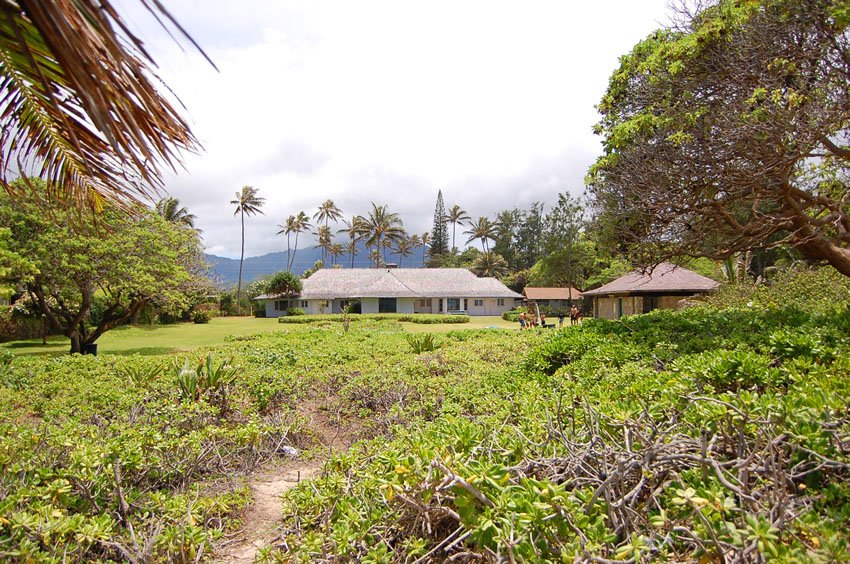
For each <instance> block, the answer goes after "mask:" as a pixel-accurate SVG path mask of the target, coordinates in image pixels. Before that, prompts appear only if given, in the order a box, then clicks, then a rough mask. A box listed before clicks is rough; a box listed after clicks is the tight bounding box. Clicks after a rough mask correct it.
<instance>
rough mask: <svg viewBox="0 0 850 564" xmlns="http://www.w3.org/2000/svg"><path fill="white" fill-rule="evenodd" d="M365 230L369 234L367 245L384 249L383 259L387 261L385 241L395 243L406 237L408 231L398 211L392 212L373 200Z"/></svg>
mask: <svg viewBox="0 0 850 564" xmlns="http://www.w3.org/2000/svg"><path fill="white" fill-rule="evenodd" d="M364 232H365V233H367V234H368V236H367V237H366V245H367V246H369V247H371V246H375V247H376V248H377V249H381V250H382V251H383V255H382V257H381V258H382V259H383V261H384V262H385V263H386V262H387V255H386V247H384V246H383V243H384V241H387V240H388V241H391V242H393V243H395V242H397V241H399V240H401V239H404V237H405V236H406V233H405V232H404V228H403V227H402V223H401V218H399V216H398V214H397V213H394V212H391V211H389V210H388V209H387V206H386V205H384V206H379V205H377V204H376V203H375V202H372V209H371V210H369V215H368V216H367V217H366V224H365V226H364Z"/></svg>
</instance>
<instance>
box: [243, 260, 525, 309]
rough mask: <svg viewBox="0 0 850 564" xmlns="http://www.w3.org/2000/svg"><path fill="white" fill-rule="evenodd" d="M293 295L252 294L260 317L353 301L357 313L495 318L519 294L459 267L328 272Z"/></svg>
mask: <svg viewBox="0 0 850 564" xmlns="http://www.w3.org/2000/svg"><path fill="white" fill-rule="evenodd" d="M302 286H303V287H302V289H301V293H300V294H299V295H298V296H293V297H289V298H286V297H283V296H273V295H267V294H264V295H261V296H257V297H256V298H255V299H256V300H261V301H263V302H264V303H265V306H266V317H280V316H281V315H286V310H287V309H289V308H291V307H298V308H301V309H303V310H304V312H305V313H310V314H321V313H342V310H343V308H344V307H345V305H346V304H347V303H350V302H354V301H356V302H359V303H360V311H361V313H454V312H466V313H468V314H469V315H501V314H502V313H503V312H505V311H509V310H511V309H513V307H514V304H515V303H516V300H518V299H522V295H521V294H517V293H516V292H514V291H512V290H510V289H509V288H508V287H507V286H505V285H504V284H502V283H501V282H499V281H498V280H496V279H495V278H479V277H477V276H475V274H473V273H472V272H470V271H469V270H466V269H465V268H406V269H398V268H330V269H322V270H319V271H317V272H315V273H314V274H313V275H311V276H310V277H309V278H307V279H306V280H304V281H303V284H302Z"/></svg>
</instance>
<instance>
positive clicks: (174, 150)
mask: <svg viewBox="0 0 850 564" xmlns="http://www.w3.org/2000/svg"><path fill="white" fill-rule="evenodd" d="M140 3H141V4H142V5H143V6H144V7H145V8H146V9H147V10H148V11H150V12H151V13H152V14H153V15H154V16H155V17H156V19H157V21H159V22H160V23H161V24H162V25H163V27H166V24H168V26H169V27H174V28H175V29H176V32H175V34H176V35H178V36H182V37H184V38H186V39H188V40H189V41H190V42H192V41H191V38H189V36H188V35H186V32H185V30H184V29H183V28H182V27H180V25H179V24H177V22H176V21H175V20H174V19H173V18H172V17H171V14H169V12H168V11H167V10H166V9H165V8H164V7H163V5H162V4H161V3H160V2H156V1H150V0H141V2H140ZM192 43H193V44H194V42H192ZM154 66H155V64H154V61H153V59H151V57H150V55H149V54H148V52H147V51H146V50H145V47H144V44H143V42H142V40H141V39H140V38H138V37H136V36H135V35H133V34H132V33H131V32H130V31H129V28H128V27H127V24H126V22H124V21H123V20H122V19H121V18H120V16H119V15H118V12H117V11H116V9H115V7H114V6H113V5H112V4H111V3H110V2H108V1H98V2H95V1H92V0H80V1H75V2H62V1H56V0H47V1H40V2H31V1H21V2H9V3H6V5H5V6H4V9H3V18H2V22H0V81H2V85H0V88H2V95H3V103H2V106H1V107H0V121H2V125H3V134H2V136H0V146H2V149H0V165H2V166H0V170H2V172H0V182H2V183H3V185H4V187H5V188H7V189H11V188H12V187H11V185H10V184H8V180H9V178H10V177H11V178H15V177H17V176H19V175H26V174H30V171H34V172H35V174H37V175H38V176H39V177H40V178H42V179H44V180H45V181H47V186H48V193H49V196H50V197H51V198H52V199H54V200H63V201H74V202H76V204H77V207H80V208H81V207H83V206H84V205H88V206H90V207H93V208H95V209H100V207H101V206H102V205H103V204H104V203H105V202H106V201H108V202H109V203H110V205H112V206H117V207H122V208H125V209H129V206H130V205H131V204H130V202H129V201H128V200H130V199H136V200H138V199H139V198H141V197H145V196H149V195H150V193H149V190H150V189H149V187H151V186H153V187H157V186H160V185H161V178H162V177H161V169H162V167H163V166H166V167H168V168H173V166H174V165H175V164H176V163H177V162H178V160H179V155H178V152H179V151H181V150H194V149H197V147H198V145H197V142H196V140H195V138H194V137H193V135H192V133H191V132H190V130H189V126H188V124H187V123H186V121H185V120H184V119H183V118H182V117H181V116H180V114H179V113H178V111H177V110H176V109H175V108H174V107H173V106H172V105H171V103H170V102H168V101H167V100H166V99H165V98H164V97H163V96H162V95H160V94H159V93H158V92H157V89H156V86H155V85H156V84H157V82H158V78H157V77H156V76H155V75H154V74H153V72H152V67H154ZM7 175H9V176H7ZM30 187H31V185H30V184H28V183H24V184H19V185H17V186H16V188H15V189H14V190H15V191H20V190H26V189H28V188H30Z"/></svg>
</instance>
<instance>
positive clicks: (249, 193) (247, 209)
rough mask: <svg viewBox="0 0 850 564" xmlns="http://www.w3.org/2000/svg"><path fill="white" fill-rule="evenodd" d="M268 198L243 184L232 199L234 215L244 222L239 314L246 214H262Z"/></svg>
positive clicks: (239, 301) (239, 294) (240, 312)
mask: <svg viewBox="0 0 850 564" xmlns="http://www.w3.org/2000/svg"><path fill="white" fill-rule="evenodd" d="M265 201H266V199H265V198H261V197H260V196H258V195H257V189H256V188H254V187H253V186H243V187H242V190H240V191H239V192H236V199H235V200H230V203H231V205H235V206H236V209H235V210H234V211H233V215H238V216H239V217H240V219H241V222H242V251H241V253H240V254H239V283H238V285H237V286H236V304H237V310H238V311H239V314H240V315H241V314H242V263H243V262H244V261H245V216H246V215H249V216H251V215H255V214H258V213H259V214H262V213H263V210H262V207H263V204H264V203H265Z"/></svg>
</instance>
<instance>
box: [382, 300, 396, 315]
mask: <svg viewBox="0 0 850 564" xmlns="http://www.w3.org/2000/svg"><path fill="white" fill-rule="evenodd" d="M396 311H397V310H396V301H395V298H378V313H395V312H396Z"/></svg>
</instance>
